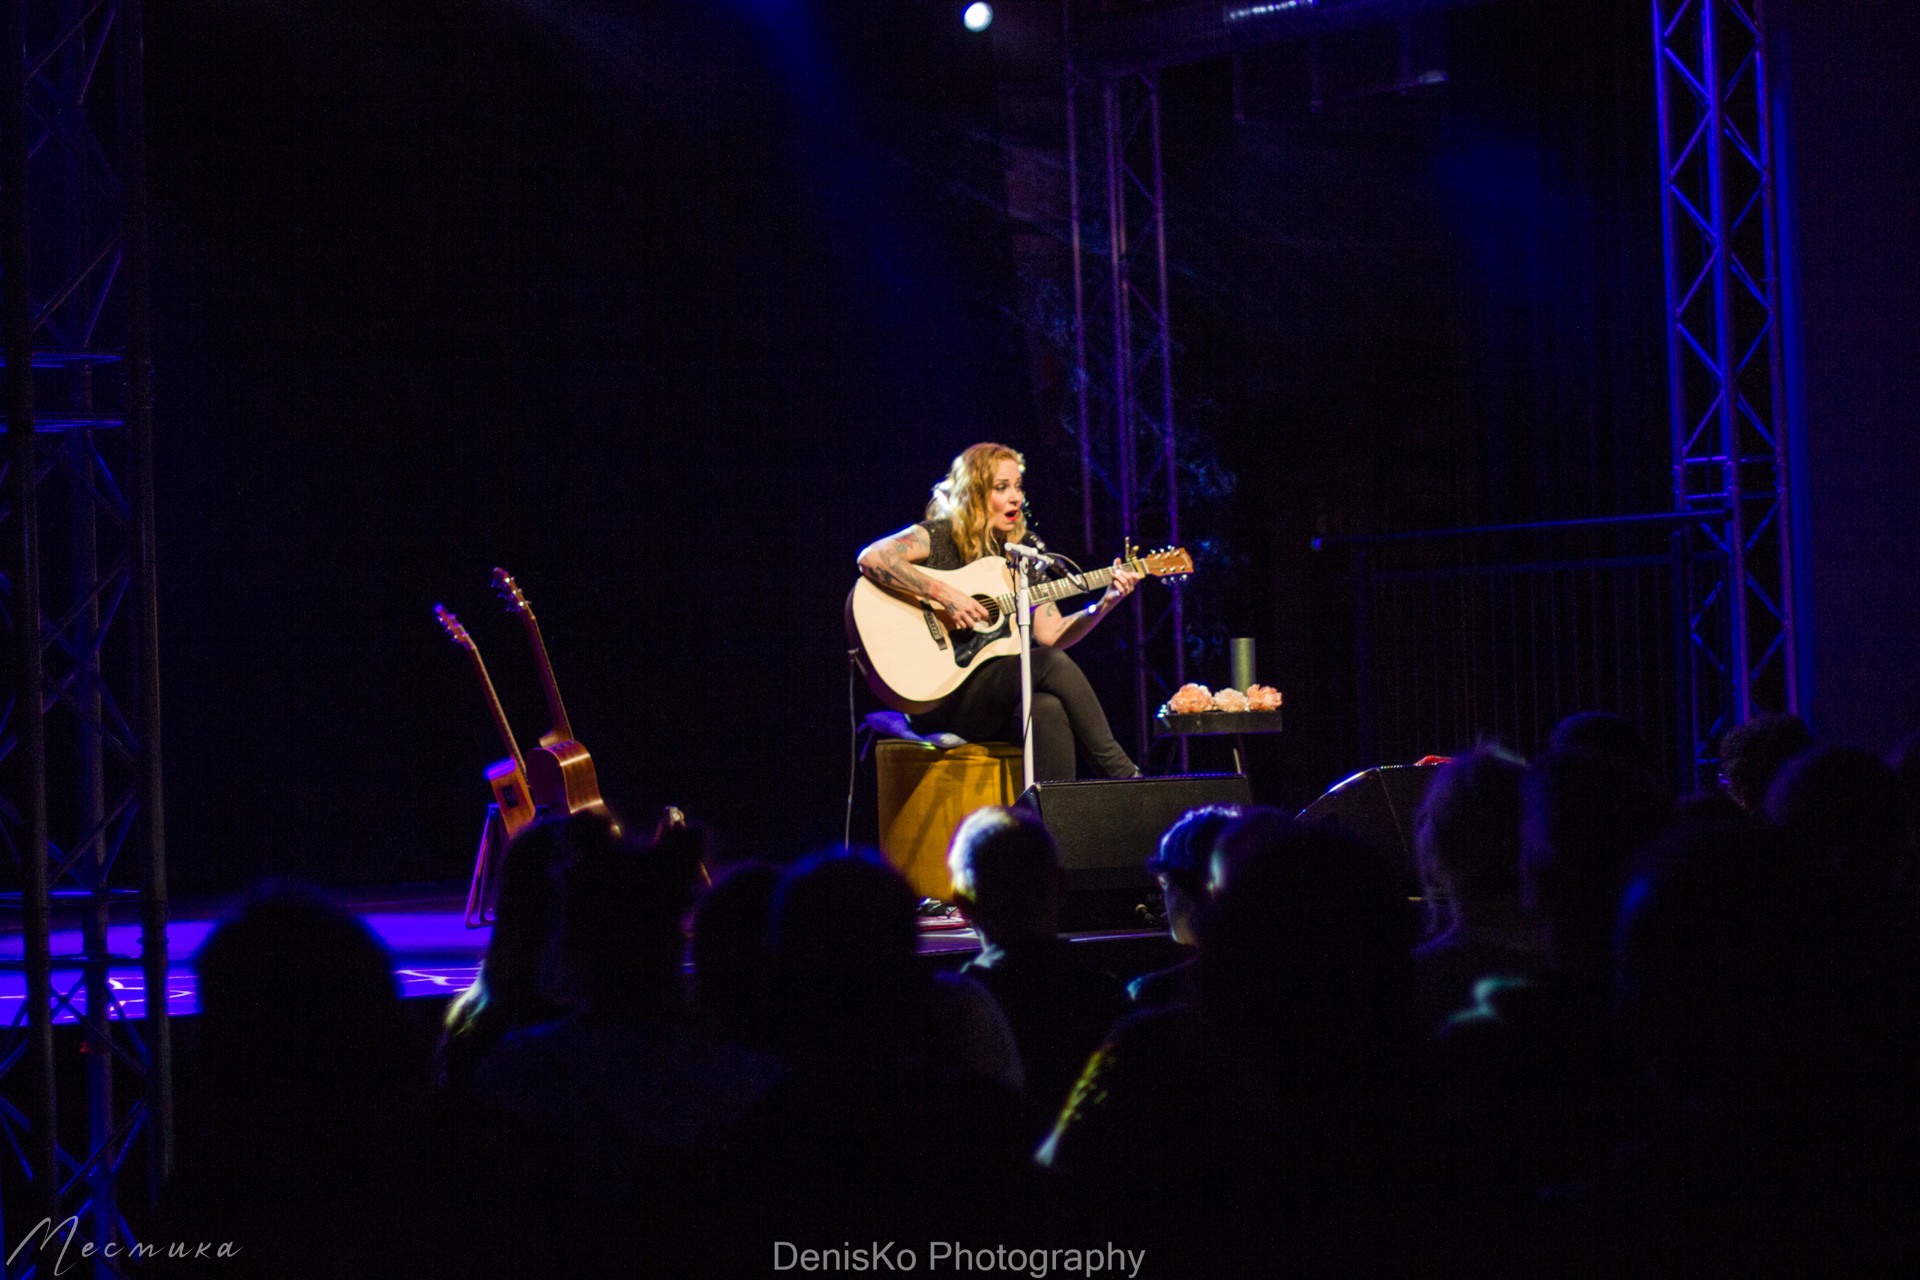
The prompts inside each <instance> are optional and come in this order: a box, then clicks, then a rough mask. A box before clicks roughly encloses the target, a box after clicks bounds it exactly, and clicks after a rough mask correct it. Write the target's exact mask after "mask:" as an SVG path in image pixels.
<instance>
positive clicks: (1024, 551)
mask: <svg viewBox="0 0 1920 1280" xmlns="http://www.w3.org/2000/svg"><path fill="white" fill-rule="evenodd" d="M1004 549H1005V551H1006V553H1007V558H1008V559H1011V560H1026V561H1029V562H1030V563H1033V564H1037V565H1046V566H1050V565H1052V564H1053V554H1052V553H1051V552H1047V551H1036V550H1035V549H1034V548H1032V547H1029V546H1025V545H1023V544H1021V543H1018V542H1009V543H1007V544H1006V547H1005V548H1004Z"/></svg>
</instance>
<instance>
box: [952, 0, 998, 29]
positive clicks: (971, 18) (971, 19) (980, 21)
mask: <svg viewBox="0 0 1920 1280" xmlns="http://www.w3.org/2000/svg"><path fill="white" fill-rule="evenodd" d="M960 21H962V22H964V23H966V24H967V30H969V31H985V30H986V29H987V24H988V23H989V22H992V21H993V6H992V5H990V4H987V3H985V2H984V0H977V2H976V3H974V4H970V5H968V6H967V11H966V12H965V13H963V14H961V15H960Z"/></svg>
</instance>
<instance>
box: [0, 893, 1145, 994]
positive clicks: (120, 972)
mask: <svg viewBox="0 0 1920 1280" xmlns="http://www.w3.org/2000/svg"><path fill="white" fill-rule="evenodd" d="M333 896H334V897H335V898H336V899H337V900H338V901H339V902H341V903H342V904H343V905H345V906H346V907H348V908H349V909H351V910H352V911H354V912H356V913H357V914H358V915H359V916H360V917H361V919H363V920H365V921H366V922H367V925H368V926H369V927H370V928H371V929H372V930H373V931H374V932H375V933H377V934H378V935H379V936H380V938H381V940H382V941H384V942H385V943H386V944H387V948H388V950H390V951H391V952H392V953H393V965H394V970H393V971H394V977H395V980H396V981H397V982H398V984H399V988H400V994H401V995H402V996H403V997H408V998H425V997H441V998H445V997H448V996H452V995H454V994H457V993H458V992H460V991H462V990H464V989H466V987H467V986H468V984H470V983H471V982H472V981H473V979H474V975H476V974H477V973H479V971H480V957H481V955H482V953H484V952H485V951H486V947H487V939H488V937H489V936H491V934H492V932H493V931H492V930H491V929H490V928H486V927H482V928H479V929H469V928H467V927H466V923H465V920H464V919H463V917H464V916H465V914H466V907H467V894H466V886H465V885H397V886H391V887H386V888H374V889H355V890H341V891H338V892H336V893H335V894H334V895H333ZM227 906H228V903H227V901H226V900H211V899H209V900H186V901H182V902H179V903H176V904H175V905H174V911H173V919H172V920H171V921H170V922H169V923H168V925H167V954H168V956H169V957H170V961H169V966H168V978H167V1008H168V1011H169V1012H171V1013H172V1014H174V1015H175V1016H176V1017H179V1016H185V1015H189V1014H194V1013H198V1012H199V1010H200V1001H199V994H198V988H197V987H196V985H195V983H194V973H193V955H194V953H195V952H196V951H198V950H199V949H200V944H201V943H203V942H205V941H206V938H207V934H208V933H209V932H211V931H212V929H213V926H214V924H215V922H217V921H218V920H219V919H220V917H221V915H222V914H223V913H224V912H225V911H226V909H227ZM135 910H137V908H135V907H133V906H131V905H128V906H125V907H122V906H119V905H118V904H116V907H115V910H114V913H113V918H114V923H113V924H111V925H110V926H109V928H108V930H107V947H108V949H109V950H110V951H111V952H112V953H113V955H114V956H115V957H116V958H115V960H114V963H113V967H112V969H111V970H110V971H109V975H108V987H109V989H110V990H111V991H112V992H113V996H114V999H115V1001H116V1003H117V1004H118V1006H119V1007H118V1010H117V1012H116V1015H115V1016H117V1017H125V1018H139V1017H144V1016H145V1014H146V1000H147V996H146V980H145V976H144V974H143V972H142V970H141V967H140V926H139V924H138V922H137V920H135V919H128V920H126V921H125V922H122V921H121V919H120V917H121V915H122V914H123V912H124V913H125V914H127V915H129V916H131V915H132V914H133V912H134V911H135ZM54 924H55V929H54V933H53V955H54V964H53V972H54V989H55V991H57V992H60V993H62V995H63V996H64V997H65V998H66V999H69V1000H71V1001H73V1002H74V1003H75V1004H79V1003H82V1002H83V1000H84V998H85V997H84V993H83V992H82V990H81V989H80V972H81V971H80V966H79V964H78V962H77V960H76V959H75V957H77V956H78V954H79V952H80V947H81V936H80V931H79V929H77V928H75V927H73V925H72V919H71V917H69V916H65V915H64V914H63V913H56V916H55V920H54ZM1067 936H1068V937H1069V938H1071V939H1072V940H1073V941H1075V942H1081V943H1086V944H1088V945H1090V946H1094V947H1098V948H1101V949H1106V948H1108V947H1113V946H1119V947H1122V948H1125V949H1126V950H1127V951H1129V952H1133V951H1138V952H1139V953H1140V954H1141V956H1142V958H1143V959H1144V958H1145V957H1146V956H1147V955H1149V954H1152V953H1154V952H1156V951H1157V948H1156V947H1155V946H1154V944H1156V943H1158V942H1161V941H1164V939H1165V934H1164V933H1163V932H1160V931H1154V932H1148V931H1144V930H1132V929H1122V930H1106V931H1102V932H1093V933H1075V934H1068V935H1067ZM979 949H980V938H979V935H978V934H976V933H975V932H974V931H973V930H971V929H938V930H926V931H923V932H922V933H921V935H920V953H921V955H922V956H924V957H926V958H927V959H928V960H929V962H931V963H933V964H936V965H940V966H942V967H958V966H959V965H961V964H964V963H965V962H966V960H967V959H968V958H969V957H970V956H972V955H973V954H974V953H975V952H977V951H979ZM24 958H25V937H24V935H23V934H22V932H21V922H20V916H19V913H18V912H17V911H10V912H7V913H6V918H5V919H4V920H0V1026H17V1025H19V1024H20V1023H21V1022H23V1021H24V1015H25V1008H24V1004H25V1001H26V974H25V973H24V972H23V971H22V962H23V960H24ZM1152 963H1157V961H1147V962H1146V963H1144V964H1142V965H1141V966H1140V967H1141V968H1142V969H1144V968H1146V967H1150V965H1151V964H1152ZM1127 967H1132V966H1127ZM54 1021H55V1022H64V1023H71V1022H77V1021H79V1017H78V1015H77V1014H76V1013H75V1012H74V1010H73V1009H72V1008H68V1007H65V1006H64V1005H63V1006H62V1007H61V1008H60V1009H59V1010H58V1012H57V1013H56V1015H55V1017H54Z"/></svg>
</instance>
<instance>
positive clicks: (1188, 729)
mask: <svg viewBox="0 0 1920 1280" xmlns="http://www.w3.org/2000/svg"><path fill="white" fill-rule="evenodd" d="M1279 732H1280V712H1279V711H1194V712H1189V713H1185V714H1176V713H1174V712H1170V711H1162V712H1161V713H1160V714H1159V715H1158V716H1156V717H1154V721H1153V733H1154V736H1155V737H1157V738H1221V737H1231V738H1232V739H1233V769H1234V772H1235V773H1245V772H1246V771H1247V769H1246V764H1245V762H1244V760H1242V758H1241V753H1240V748H1241V746H1242V743H1241V738H1242V736H1243V735H1245V734H1249V733H1279Z"/></svg>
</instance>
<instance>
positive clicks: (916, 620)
mask: <svg viewBox="0 0 1920 1280" xmlns="http://www.w3.org/2000/svg"><path fill="white" fill-rule="evenodd" d="M914 567H915V568H916V569H918V570H919V571H920V572H921V573H924V574H926V575H927V576H928V577H929V578H932V579H934V580H935V581H937V582H943V583H945V584H946V585H947V586H950V587H952V588H954V589H955V590H956V591H960V592H963V593H964V594H966V595H970V596H972V597H973V598H974V599H975V600H978V601H979V602H980V603H981V604H983V605H985V606H986V607H987V620H986V621H985V622H983V623H981V624H980V625H979V626H977V627H972V628H969V629H967V630H964V631H949V630H947V628H946V625H945V624H944V623H942V622H941V621H940V615H939V614H937V613H935V612H934V611H933V608H932V606H930V605H926V604H922V603H921V602H920V601H918V600H909V599H906V598H905V597H902V596H897V595H894V594H893V593H892V592H891V591H887V590H884V589H882V588H880V587H876V586H875V585H874V584H873V583H872V582H870V581H868V580H867V579H866V578H861V579H860V580H859V581H858V582H856V583H854V584H853V591H852V593H851V594H849V595H848V596H847V643H849V644H851V645H852V646H853V649H854V657H855V660H856V661H857V662H858V663H859V664H860V670H861V672H862V673H864V674H865V675H866V677H867V684H868V686H869V687H871V688H872V689H873V693H874V696H875V697H877V698H879V699H880V701H882V702H884V703H886V704H887V705H888V706H890V707H892V708H894V710H896V711H905V712H908V713H912V712H916V711H931V710H932V709H933V708H935V707H937V706H939V705H940V703H941V702H943V701H944V700H945V699H946V698H947V696H948V695H950V694H951V693H952V692H953V691H954V690H955V689H958V688H959V687H960V686H961V685H963V684H965V683H966V680H967V677H968V676H970V675H972V674H973V673H974V672H975V671H978V670H979V669H980V664H981V663H983V662H986V661H988V660H989V659H992V658H999V657H1004V656H1006V655H1008V654H1017V653H1019V652H1020V633H1019V632H1018V631H1017V630H1016V629H1015V628H1014V625H1013V612H1014V604H1013V598H1014V588H1015V584H1014V573H1013V569H1012V568H1011V567H1010V566H1009V565H1008V564H1007V562H1006V561H1005V560H1004V559H1002V558H1001V557H999V556H982V557H980V559H978V560H975V561H974V562H973V563H972V564H969V565H966V566H964V567H962V568H959V569H929V568H927V566H925V565H923V564H922V565H915V566H914ZM1120 567H1121V568H1124V569H1127V570H1128V571H1130V572H1133V573H1137V574H1140V575H1142V576H1143V577H1155V578H1181V577H1185V576H1186V575H1187V574H1190V573H1192V572H1193V558H1192V557H1191V556H1189V555H1188V554H1187V553H1186V551H1185V550H1184V549H1176V548H1172V547H1169V548H1167V549H1166V550H1164V551H1156V552H1154V553H1153V554H1152V555H1148V556H1141V557H1138V558H1134V557H1133V555H1132V553H1131V552H1129V553H1128V559H1127V560H1126V562H1125V563H1124V564H1122V565H1120ZM1111 581H1113V570H1111V569H1095V570H1092V571H1091V572H1087V573H1074V574H1069V575H1067V576H1065V577H1060V578H1054V579H1052V580H1051V581H1047V582H1040V583H1036V584H1034V586H1033V603H1034V605H1035V606H1036V607H1037V606H1039V605H1042V604H1045V603H1047V602H1048V601H1052V600H1060V599H1063V598H1065V597H1067V596H1077V595H1081V594H1083V593H1085V592H1088V591H1098V590H1100V589H1101V588H1103V587H1105V586H1106V585H1107V584H1108V583H1109V582H1111Z"/></svg>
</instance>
